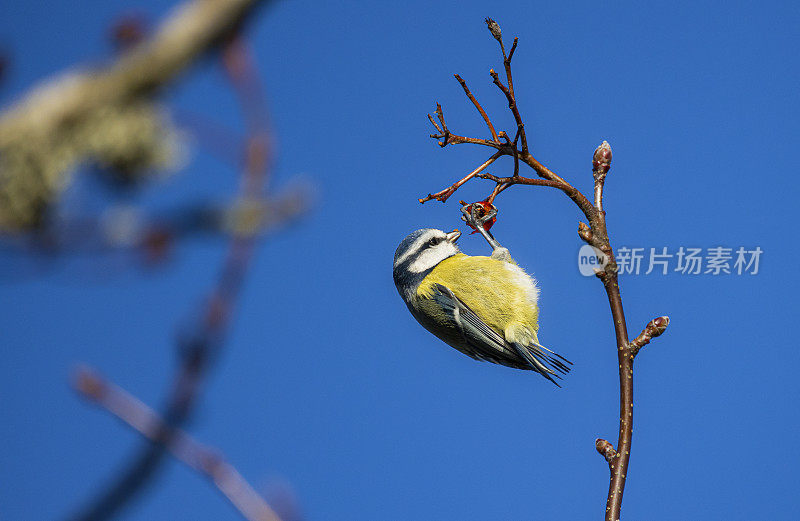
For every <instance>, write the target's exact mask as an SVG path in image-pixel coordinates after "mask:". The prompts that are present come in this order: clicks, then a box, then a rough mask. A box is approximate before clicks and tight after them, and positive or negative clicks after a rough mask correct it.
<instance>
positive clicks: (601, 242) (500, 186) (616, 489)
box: [420, 18, 669, 521]
mask: <svg viewBox="0 0 800 521" xmlns="http://www.w3.org/2000/svg"><path fill="white" fill-rule="evenodd" d="M486 23H487V26H488V28H489V31H490V32H491V33H492V36H493V37H494V38H495V39H496V40H497V41H498V42H499V43H500V50H501V52H502V54H503V65H504V67H505V70H506V81H507V82H508V86H506V85H503V83H502V82H501V81H500V78H499V75H498V74H497V73H496V72H495V71H494V69H492V70H490V74H491V76H492V82H493V83H494V84H495V85H497V87H498V88H499V89H500V90H501V91H502V92H503V94H504V95H505V96H506V100H507V101H508V107H509V109H510V110H511V113H512V114H513V116H514V120H515V122H516V126H517V128H516V134H515V138H514V141H513V142H511V141H510V140H509V139H508V134H507V133H506V132H505V131H500V132H498V133H497V136H498V137H501V138H504V139H505V143H502V144H499V146H498V145H496V144H487V143H483V142H477V143H476V144H481V145H488V146H493V147H494V148H497V153H496V154H495V155H494V156H492V160H494V159H496V158H497V157H499V156H501V155H510V156H513V157H514V173H513V175H512V176H510V177H499V176H496V175H493V174H490V173H486V172H482V170H483V169H485V168H486V166H488V164H487V163H484V164H483V165H481V166H480V167H478V168H477V169H475V170H474V171H473V172H471V173H470V174H469V175H467V176H466V177H464V178H462V179H461V180H460V181H458V182H456V183H455V184H453V185H451V186H450V187H448V188H447V189H445V190H443V191H442V192H438V193H437V194H435V195H429V196H428V197H427V198H425V199H420V202H425V201H427V200H430V199H433V198H439V197H437V196H440V195H443V194H446V197H444V199H440V200H446V198H447V197H449V196H450V195H452V193H453V192H454V191H455V190H457V189H458V188H459V187H461V186H462V185H463V184H464V183H465V182H467V181H469V180H470V179H471V178H473V177H479V178H481V179H488V180H490V181H494V183H495V186H494V189H493V190H492V192H491V194H490V195H489V196H488V197H487V198H486V199H485V201H486V202H488V203H492V202H493V201H494V200H495V198H496V197H497V196H498V195H499V194H500V193H501V192H503V191H504V190H506V189H508V188H510V187H511V186H514V185H528V186H544V187H550V188H556V189H558V190H561V191H562V192H563V193H564V194H565V195H566V196H567V197H569V198H570V199H571V200H572V201H573V202H574V203H575V205H576V206H577V207H578V208H579V209H580V210H581V212H582V213H583V214H584V216H585V217H586V219H587V221H588V224H586V223H584V222H580V223H579V225H578V235H579V236H580V238H581V239H583V240H584V241H586V242H587V243H588V244H590V245H592V246H593V247H595V248H596V249H597V250H598V256H600V255H602V256H604V257H605V259H602V260H605V263H604V267H603V269H602V270H599V271H598V273H597V276H598V278H599V279H600V280H601V281H602V283H603V287H604V289H605V291H606V295H607V297H608V303H609V308H610V310H611V318H612V321H613V323H614V333H615V337H616V344H617V358H618V362H619V384H620V414H619V433H618V441H617V448H616V449H615V448H614V446H613V445H612V444H611V443H610V442H609V441H607V440H604V439H601V438H598V439H597V440H595V447H596V449H597V451H598V452H599V453H600V454H602V455H603V457H604V458H605V459H606V461H607V462H608V465H609V471H610V474H611V480H610V485H609V491H608V497H607V504H606V514H605V519H606V521H618V520H619V518H620V511H621V508H622V495H623V491H624V488H625V480H626V476H627V472H628V463H629V460H630V449H631V440H632V434H633V360H634V357H635V356H636V354H637V353H638V351H639V349H640V348H641V347H642V346H643V345H645V344H647V342H649V341H650V339H651V338H653V337H655V336H658V335H659V334H661V333H662V332H663V331H664V329H666V326H667V324H668V323H669V319H668V318H667V317H659V318H657V319H654V320H653V321H651V322H650V323H649V324H648V326H647V327H646V328H645V330H644V331H643V332H642V334H640V335H639V336H638V337H637V338H636V339H634V341H633V342H629V341H628V331H627V327H626V322H625V312H624V309H623V306H622V297H621V294H620V288H619V281H618V276H617V263H616V261H615V260H614V254H613V249H612V247H611V241H610V239H609V236H608V231H607V228H606V213H605V210H604V209H603V190H604V186H605V179H606V175H607V174H608V171H609V169H610V167H611V147H610V146H609V144H608V143H607V142H605V141H603V143H602V144H601V145H600V146H599V147H597V149H596V150H595V152H594V155H593V157H592V174H593V177H594V201H591V200H590V199H589V198H588V197H586V196H585V195H584V194H583V193H582V192H581V191H580V190H578V189H576V188H575V187H574V186H573V185H572V184H570V183H568V182H567V181H566V180H564V179H563V178H562V177H560V176H558V175H557V174H556V173H555V172H553V171H552V170H550V169H549V168H547V167H546V166H544V165H543V164H541V163H540V162H539V161H537V160H536V159H535V158H534V157H533V156H532V155H531V154H530V152H529V150H528V144H527V140H526V136H525V125H524V122H523V120H522V116H521V115H520V113H519V110H518V108H517V102H516V97H515V95H514V83H513V77H512V74H511V58H512V56H513V54H514V52H515V50H516V48H517V41H518V40H517V39H516V38H515V39H514V44H513V46H512V47H511V51H510V52H509V53H508V54H506V50H505V46H504V45H503V39H502V33H501V30H500V26H499V25H498V24H497V22H495V21H494V20H492V19H490V18H487V19H486ZM456 78H459V81H462V80H460V76H456ZM462 86H464V88H465V91H466V92H468V91H467V89H466V87H465V85H464V84H462ZM468 95H469V94H468ZM470 99H473V98H472V97H470ZM437 114H438V115H439V120H440V122H441V123H442V129H441V130H440V132H439V135H437V136H431V137H436V138H443V139H444V141H443V142H442V143H439V144H440V146H445V145H447V144H449V143H450V142H453V141H452V139H453V138H452V135H451V134H449V131H448V130H447V128H446V127H445V125H444V118H443V116H442V114H441V108H440V107H439V105H438V104H437ZM481 115H482V116H483V117H484V121H487V122H488V121H490V120H489V117H488V116H487V115H485V114H484V113H483V112H481ZM429 117H430V116H429ZM431 122H433V119H432V118H431ZM434 126H436V124H435V123H434ZM437 128H438V127H437ZM469 139H470V138H463V137H460V136H459V141H458V142H461V143H468V142H474V141H470V140H469ZM518 140H519V141H520V142H521V149H518V148H517V141H518ZM520 161H522V162H523V163H525V164H526V165H528V166H529V167H530V168H531V169H532V170H533V171H534V172H536V174H537V175H538V176H539V177H540V178H541V179H535V178H529V177H523V176H520V175H519V162H520Z"/></svg>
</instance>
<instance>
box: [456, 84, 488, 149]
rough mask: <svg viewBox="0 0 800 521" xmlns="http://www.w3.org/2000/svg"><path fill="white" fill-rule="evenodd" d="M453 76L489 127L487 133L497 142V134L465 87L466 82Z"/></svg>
mask: <svg viewBox="0 0 800 521" xmlns="http://www.w3.org/2000/svg"><path fill="white" fill-rule="evenodd" d="M454 76H455V77H456V79H457V80H458V83H460V84H461V88H463V89H464V93H465V94H466V95H467V97H468V98H469V100H470V101H471V102H472V104H473V105H475V108H476V109H478V112H480V114H481V117H482V118H483V121H485V122H486V126H488V127H489V132H491V134H492V139H493V140H494V141H499V140H498V139H497V132H495V130H494V125H492V122H491V120H489V116H487V115H486V111H485V110H483V107H481V104H480V103H478V100H476V99H475V96H473V95H472V92H470V90H469V87H467V82H466V81H464V80H463V79H462V78H461V76H459V75H458V74H455V75H454Z"/></svg>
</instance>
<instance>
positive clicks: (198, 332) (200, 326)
mask: <svg viewBox="0 0 800 521" xmlns="http://www.w3.org/2000/svg"><path fill="white" fill-rule="evenodd" d="M198 3H199V4H202V5H204V6H207V4H214V5H215V6H216V7H218V8H219V7H220V4H222V5H227V6H238V7H239V10H236V11H237V12H239V13H240V14H243V13H244V12H246V10H244V7H245V6H247V5H250V4H251V2H228V3H225V2H210V1H205V2H198ZM189 11H190V12H191V9H189ZM234 21H235V20H234V19H230V22H231V23H230V24H224V25H218V26H215V27H217V28H218V29H221V28H222V27H228V28H232V26H233V22H234ZM169 25H170V23H169V22H168V23H167V26H169ZM222 36H226V34H225V32H224V31H220V32H218V33H217V34H216V38H211V39H207V41H208V42H209V43H210V42H211V41H219V42H220V43H222V44H223V53H222V63H223V66H224V68H225V71H226V73H227V75H228V78H229V79H230V81H231V85H232V86H233V88H234V91H235V92H236V94H237V96H238V98H239V101H240V105H241V108H242V112H243V114H245V117H246V119H247V121H248V137H247V146H246V152H245V158H244V164H243V167H242V170H241V182H240V189H239V192H240V195H239V201H240V204H243V205H245V207H246V206H247V205H257V204H258V202H259V201H262V200H263V198H264V187H265V185H266V180H267V175H266V174H267V168H268V165H269V162H270V157H271V154H270V142H269V133H268V123H267V121H266V109H265V103H264V102H263V98H262V96H263V93H262V91H261V89H260V86H258V82H257V79H256V76H257V74H256V72H255V69H254V66H253V64H252V61H251V58H250V54H249V51H248V49H247V47H246V46H245V45H244V44H243V43H242V42H241V40H239V39H238V37H236V36H234V35H227V36H230V37H229V38H226V39H225V40H222V41H220V40H219V39H218V38H220V37H222ZM156 38H157V39H158V36H157V37H156ZM163 40H164V41H165V42H168V41H169V38H166V37H163ZM132 52H136V51H132ZM243 86H247V87H246V88H243ZM256 87H259V88H256ZM235 222H243V221H241V220H239V221H235ZM244 222H248V221H247V220H245V221H244ZM252 222H255V223H256V225H252ZM258 223H259V221H258V219H256V220H255V221H251V224H250V225H245V226H235V227H234V228H233V229H232V230H231V233H230V235H231V241H230V246H229V249H228V253H227V256H226V257H225V260H224V262H223V265H222V269H221V271H220V274H219V277H218V280H217V284H216V287H215V289H214V290H213V292H212V293H211V295H210V297H209V298H208V299H207V301H206V305H205V307H204V309H203V311H202V313H201V316H200V317H198V321H197V326H196V328H195V329H194V330H193V331H191V332H190V333H189V334H188V335H184V337H183V338H182V339H180V341H179V346H178V347H179V350H180V355H181V358H180V366H179V368H178V371H177V374H176V375H175V378H174V381H173V384H172V390H171V392H170V394H169V397H168V399H167V405H166V407H165V412H164V414H163V422H161V423H159V424H158V426H157V428H156V429H155V431H154V432H153V436H152V438H153V439H155V440H158V442H151V443H150V444H149V445H148V446H146V447H144V448H143V450H142V451H141V452H140V453H139V454H137V455H136V456H135V457H134V458H133V460H132V462H131V463H130V464H129V465H127V466H126V467H125V468H124V469H123V470H122V471H121V472H120V473H119V474H118V476H117V478H116V479H115V480H113V482H112V483H111V485H110V486H109V487H108V488H107V489H106V490H104V491H102V492H101V493H100V494H99V495H98V496H97V498H96V499H95V500H94V501H92V502H91V503H90V504H89V506H88V507H87V508H86V509H85V510H84V511H82V512H81V513H80V514H79V515H77V516H76V517H75V519H80V520H86V521H88V520H101V519H109V518H110V517H112V516H113V515H114V514H116V513H117V512H118V511H119V510H120V509H121V508H122V507H123V506H124V505H125V504H126V503H128V502H129V501H130V500H131V499H132V498H133V497H134V496H135V495H136V494H137V493H138V492H140V491H141V490H142V489H143V487H144V485H146V484H147V483H148V482H149V481H150V479H151V478H152V477H153V476H154V474H155V472H156V470H158V468H159V467H160V465H161V463H162V461H163V460H164V456H165V450H166V447H169V446H171V444H172V442H173V439H174V437H175V436H176V435H177V433H178V432H179V431H178V429H179V428H180V427H181V425H183V424H184V423H185V422H186V421H187V420H188V418H189V416H190V415H191V412H192V411H193V409H194V406H195V404H196V402H197V399H198V396H199V394H200V389H201V386H202V383H203V381H204V377H205V374H206V373H207V371H208V369H209V366H210V365H211V363H212V362H213V360H214V359H215V356H216V355H217V354H218V353H219V350H220V348H221V345H222V341H223V337H224V334H225V332H226V329H227V326H228V324H229V323H230V317H231V315H232V312H233V309H234V306H235V303H236V300H237V297H238V295H239V293H240V289H241V287H242V283H243V280H244V277H245V275H246V273H247V270H248V267H249V266H250V264H251V262H252V259H253V255H254V247H255V242H256V239H257V237H258V232H259V228H258V226H257V224H258Z"/></svg>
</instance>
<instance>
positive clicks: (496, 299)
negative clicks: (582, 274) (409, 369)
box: [393, 219, 572, 387]
mask: <svg viewBox="0 0 800 521" xmlns="http://www.w3.org/2000/svg"><path fill="white" fill-rule="evenodd" d="M465 220H466V219H465ZM468 222H469V221H468ZM476 230H477V231H479V232H481V234H482V235H483V236H484V238H486V240H487V241H489V244H490V245H491V246H492V247H493V252H492V255H491V257H482V256H474V257H473V256H469V255H465V254H463V253H461V251H460V250H459V249H458V246H457V245H456V240H457V239H458V238H459V237H460V236H461V232H459V231H458V230H454V231H452V232H450V233H445V232H443V231H441V230H435V229H431V228H427V229H422V230H417V231H415V232H413V233H411V234H410V235H408V237H406V238H405V239H403V242H401V243H400V246H398V247H397V251H396V252H395V254H394V270H393V275H394V283H395V286H397V291H398V292H399V293H400V296H401V297H402V298H403V300H404V301H405V303H406V305H407V306H408V309H409V311H411V314H412V315H414V318H416V319H417V321H418V322H419V323H420V324H422V326H423V327H424V328H425V329H427V330H428V331H430V332H431V333H433V334H434V335H436V336H437V337H438V338H439V339H441V340H443V341H444V342H445V343H447V344H448V345H450V346H452V347H454V348H456V349H458V350H459V351H461V352H462V353H464V354H465V355H467V356H470V357H472V358H474V359H476V360H485V361H488V362H493V363H495V364H500V365H505V366H508V367H514V368H517V369H527V370H533V371H536V372H538V373H539V374H541V375H542V376H544V377H545V378H547V379H548V380H550V381H551V382H553V383H554V384H556V385H558V384H557V383H556V381H555V380H554V379H553V377H556V378H561V376H560V375H559V374H558V373H562V374H566V373H567V372H569V370H570V367H569V366H570V365H572V362H570V361H569V360H566V359H565V358H563V357H562V356H561V355H558V354H556V353H554V352H553V351H551V350H549V349H547V348H546V347H544V346H542V345H541V344H539V339H538V337H537V332H538V330H539V308H538V305H537V301H538V297H539V289H538V288H537V287H536V283H535V282H534V280H533V279H532V278H531V276H530V275H528V274H527V273H525V271H523V270H522V268H520V267H519V266H518V265H517V263H516V262H514V260H513V259H512V258H511V256H510V254H509V252H508V250H507V249H506V248H503V247H502V246H500V244H499V243H497V241H496V240H495V239H494V237H492V236H491V234H490V233H488V231H484V229H483V226H478V227H477V228H476ZM559 387H560V386H559Z"/></svg>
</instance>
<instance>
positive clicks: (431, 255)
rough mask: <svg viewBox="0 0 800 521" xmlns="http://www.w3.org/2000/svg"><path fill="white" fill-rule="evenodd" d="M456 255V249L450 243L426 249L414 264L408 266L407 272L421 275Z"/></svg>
mask: <svg viewBox="0 0 800 521" xmlns="http://www.w3.org/2000/svg"><path fill="white" fill-rule="evenodd" d="M456 253H458V248H457V247H456V246H455V245H454V244H452V243H449V242H448V243H442V244H440V245H439V246H436V247H434V248H428V249H426V250H425V251H423V252H422V253H421V254H420V255H419V257H417V258H416V259H415V260H414V262H412V263H411V264H410V265H409V266H408V271H410V272H412V273H422V272H423V271H426V270H429V269H431V268H433V267H434V266H436V265H437V264H439V263H440V262H442V261H443V260H445V259H446V258H448V257H452V256H453V255H455V254H456Z"/></svg>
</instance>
